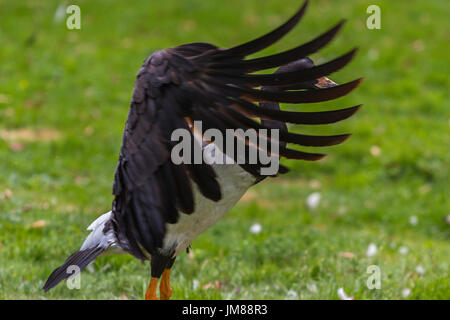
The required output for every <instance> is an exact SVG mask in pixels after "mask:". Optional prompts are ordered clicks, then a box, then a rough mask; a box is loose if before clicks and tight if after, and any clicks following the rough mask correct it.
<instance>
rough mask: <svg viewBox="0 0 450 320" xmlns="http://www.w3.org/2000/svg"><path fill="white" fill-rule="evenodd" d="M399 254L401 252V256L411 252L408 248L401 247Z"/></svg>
mask: <svg viewBox="0 0 450 320" xmlns="http://www.w3.org/2000/svg"><path fill="white" fill-rule="evenodd" d="M398 252H400V254H408V252H409V250H408V248H407V247H405V246H401V247H400V248H398Z"/></svg>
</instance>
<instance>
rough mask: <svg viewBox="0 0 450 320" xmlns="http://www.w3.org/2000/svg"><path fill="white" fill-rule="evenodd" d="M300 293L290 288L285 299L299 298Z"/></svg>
mask: <svg viewBox="0 0 450 320" xmlns="http://www.w3.org/2000/svg"><path fill="white" fill-rule="evenodd" d="M297 299H298V294H297V292H295V291H294V290H289V291H288V292H287V294H286V298H285V300H297Z"/></svg>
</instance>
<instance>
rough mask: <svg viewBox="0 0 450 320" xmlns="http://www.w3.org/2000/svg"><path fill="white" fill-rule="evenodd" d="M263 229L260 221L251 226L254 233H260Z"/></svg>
mask: <svg viewBox="0 0 450 320" xmlns="http://www.w3.org/2000/svg"><path fill="white" fill-rule="evenodd" d="M261 230H262V226H261V224H259V223H254V224H252V226H251V227H250V232H251V233H253V234H258V233H260V232H261Z"/></svg>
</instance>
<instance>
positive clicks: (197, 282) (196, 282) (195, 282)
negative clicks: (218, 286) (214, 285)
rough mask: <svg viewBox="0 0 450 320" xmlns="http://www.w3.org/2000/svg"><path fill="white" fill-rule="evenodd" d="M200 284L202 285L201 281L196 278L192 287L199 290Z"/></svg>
mask: <svg viewBox="0 0 450 320" xmlns="http://www.w3.org/2000/svg"><path fill="white" fill-rule="evenodd" d="M199 286H200V281H198V280H197V279H194V281H192V289H193V290H197V289H198V287H199Z"/></svg>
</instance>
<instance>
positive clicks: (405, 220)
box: [0, 0, 450, 299]
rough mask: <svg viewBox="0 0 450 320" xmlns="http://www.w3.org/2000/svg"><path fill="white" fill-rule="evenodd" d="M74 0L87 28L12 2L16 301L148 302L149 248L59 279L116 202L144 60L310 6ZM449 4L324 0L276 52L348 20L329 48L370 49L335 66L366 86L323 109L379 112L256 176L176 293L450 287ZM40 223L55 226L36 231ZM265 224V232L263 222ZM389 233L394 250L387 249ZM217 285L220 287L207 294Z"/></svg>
mask: <svg viewBox="0 0 450 320" xmlns="http://www.w3.org/2000/svg"><path fill="white" fill-rule="evenodd" d="M73 2H75V3H77V4H78V5H79V6H80V7H81V13H82V17H81V18H82V29H81V30H73V31H69V30H67V29H66V28H65V21H64V20H63V21H61V22H55V21H54V14H55V11H56V8H57V7H58V5H59V4H60V3H61V2H60V1H45V2H44V1H41V2H37V1H31V0H30V1H8V0H0V12H1V19H0V61H1V64H0V133H1V136H2V137H3V139H0V163H1V166H0V299H122V298H126V297H128V298H130V299H141V298H142V297H143V292H144V289H145V287H146V285H147V282H148V279H149V266H148V264H143V263H141V262H139V261H138V260H136V259H134V258H132V257H131V256H111V257H102V258H99V259H97V261H96V262H95V263H94V264H93V265H92V267H91V268H89V270H87V271H85V272H83V273H82V282H81V285H82V287H81V290H69V289H67V287H66V286H65V285H64V284H62V285H60V286H58V287H57V288H55V289H54V290H52V291H50V292H49V293H48V294H44V292H43V291H42V290H41V288H42V285H43V283H44V281H45V280H46V278H47V276H48V275H49V273H50V272H51V271H52V270H53V269H54V268H55V267H57V266H58V265H60V264H61V263H62V262H63V261H64V259H65V258H66V257H67V256H68V255H69V254H70V253H71V252H72V251H74V250H75V249H77V248H78V247H79V245H80V244H81V242H82V241H83V239H84V237H85V236H86V235H87V232H86V231H85V228H86V227H87V226H88V225H89V223H90V222H91V221H92V220H93V219H95V218H96V217H97V216H98V215H99V214H101V213H103V212H106V211H108V210H109V209H110V205H111V201H112V196H111V184H112V178H113V173H114V169H115V165H116V161H117V158H118V151H119V148H120V144H121V134H122V130H123V126H124V122H125V119H126V116H127V111H128V104H129V100H130V96H131V91H132V87H133V82H134V79H135V74H136V72H137V70H138V68H139V66H140V64H141V63H142V61H143V60H144V59H145V58H146V57H147V56H148V54H149V53H151V52H152V51H154V50H156V49H160V48H166V47H169V46H174V45H178V44H182V43H189V42H194V41H206V42H211V43H215V44H217V45H220V46H223V47H227V46H232V45H235V44H238V43H240V42H243V41H245V40H248V39H251V38H253V37H256V36H258V35H261V34H263V33H264V32H267V31H269V30H270V29H272V28H274V27H275V26H277V25H278V24H280V23H281V22H283V20H285V19H286V18H287V17H288V16H290V15H291V14H292V13H293V12H294V10H295V9H296V8H297V7H298V6H299V5H300V2H301V1H293V0H277V1H275V0H274V1H269V0H267V1H260V0H251V1H249V0H247V1H242V0H240V1H238V0H228V1H218V0H214V1H204V0H189V1H187V0H185V1H175V0H166V1H163V2H156V1H133V2H130V1H120V2H119V1H106V0H103V1H95V2H94V1H87V0H86V1H73ZM370 4H379V5H380V7H381V14H382V15H381V18H382V28H381V30H368V29H367V28H366V26H365V20H366V18H367V16H368V15H367V14H366V8H367V7H368V6H369V5H370ZM449 15H450V5H449V3H448V2H447V1H441V0H435V1H419V0H417V1H408V2H405V1H362V0H361V1H345V2H344V1H340V2H339V3H337V2H336V1H325V0H320V1H311V4H310V8H309V10H308V13H307V15H306V16H305V18H304V20H303V21H302V23H301V24H300V25H299V26H298V27H297V28H296V29H295V30H294V31H292V33H291V34H289V35H288V36H287V37H286V38H285V39H283V40H282V41H280V43H278V44H277V45H275V46H273V47H271V48H269V49H267V50H266V51H265V53H275V52H279V51H280V50H282V49H287V48H290V47H293V46H294V45H296V44H298V43H299V42H303V41H307V40H309V39H311V38H312V37H314V36H316V35H318V34H320V33H321V32H323V31H325V30H326V29H327V28H329V27H331V26H332V25H333V24H335V23H336V22H337V21H339V20H340V19H341V18H346V19H348V21H347V24H346V25H345V27H344V29H343V30H342V32H341V33H340V34H339V36H338V37H337V39H336V40H335V41H334V42H333V43H332V44H331V45H329V46H328V47H327V48H326V49H325V50H323V51H322V52H321V53H318V54H315V55H313V58H314V59H316V60H317V61H324V60H327V59H330V58H333V57H336V56H338V55H339V54H342V53H344V52H346V51H347V50H349V49H351V48H352V47H354V46H360V52H359V54H358V55H357V58H356V59H355V61H353V62H352V63H351V64H350V65H349V66H348V67H347V68H345V70H342V71H340V72H339V73H337V74H335V75H333V76H332V78H333V79H334V80H336V81H337V82H345V81H348V80H353V79H354V78H356V77H360V76H364V77H365V78H366V80H365V82H364V83H363V85H362V86H361V87H360V88H359V89H358V90H356V91H355V92H353V93H352V94H351V95H349V96H347V97H345V98H341V99H339V100H338V101H333V102H331V103H326V104H323V105H321V106H320V107H322V106H323V107H324V108H325V107H329V106H338V107H346V106H352V105H356V104H359V103H364V105H365V107H364V108H363V109H362V110H361V111H360V113H359V114H358V115H357V116H355V117H354V118H353V119H350V120H347V121H345V122H344V123H340V124H337V125H332V126H327V127H315V128H299V129H302V130H303V132H316V133H330V132H333V133H344V132H353V133H354V135H353V137H352V138H351V139H350V140H349V141H347V142H346V143H345V144H344V145H342V146H339V147H334V148H326V149H324V151H327V152H328V153H329V157H328V158H326V160H324V161H320V162H317V163H306V162H290V161H286V162H285V163H286V164H287V165H288V166H289V167H290V168H291V169H292V172H291V173H290V174H289V175H287V176H284V177H281V178H277V179H267V180H266V181H264V182H263V183H261V184H260V185H258V186H256V187H255V188H253V189H252V190H251V191H250V193H249V194H248V195H247V196H246V197H245V198H244V199H243V200H242V201H241V202H240V203H239V204H238V205H237V206H236V207H235V208H234V209H233V210H232V211H231V212H230V213H229V214H228V215H227V216H226V217H225V218H224V219H223V220H221V221H220V222H219V223H218V224H216V225H215V226H214V227H213V228H211V229H210V230H208V231H207V232H206V233H204V234H203V235H201V236H200V237H199V238H198V239H197V240H196V241H195V242H194V243H193V255H191V256H187V255H185V254H183V255H181V256H180V257H179V258H178V259H177V262H176V264H175V267H174V271H173V273H172V274H173V276H172V284H173V288H174V295H173V298H175V299H184V298H188V299H284V298H286V297H287V296H288V295H289V296H291V295H292V293H289V294H288V292H289V291H294V292H295V293H296V294H297V298H299V299H337V298H338V296H337V289H338V288H341V287H342V288H344V290H345V292H346V293H347V294H348V295H350V296H353V297H354V298H355V299H403V298H405V297H403V295H402V291H403V290H404V289H405V288H409V289H410V290H411V294H410V295H409V296H408V297H406V298H408V299H449V298H450V279H449V274H448V268H449V261H450V245H449V235H450V232H449V231H450V225H449V223H448V221H447V222H446V218H447V219H448V216H449V214H450V200H449V190H450V189H449V164H450V161H449V160H450V156H449V147H450V138H449V124H450V112H449V105H450V103H449V102H450V101H449V93H448V88H449V76H448V75H449V71H450V70H449V66H450V63H449V59H448V50H447V49H446V48H445V47H446V44H447V43H448V42H449V38H450V34H449V30H448V16H449ZM286 107H287V106H286ZM289 108H293V109H296V110H301V109H302V106H298V107H296V106H289ZM305 108H306V109H308V110H311V108H312V107H304V108H303V109H305ZM23 129H29V130H31V131H24V130H23ZM38 129H40V130H46V131H45V132H47V136H44V135H36V131H33V130H38ZM295 129H296V130H297V128H295ZM20 130H22V131H20ZM20 133H21V135H19V134H20ZM26 133H28V135H26V136H24V135H25V134H26ZM14 134H15V135H16V137H14ZM17 135H19V136H18V137H17ZM374 146H376V147H378V148H379V150H381V153H380V154H379V155H378V156H376V155H375V156H374V155H373V154H372V153H374V152H373V151H375V154H376V151H377V150H376V147H374ZM371 149H372V153H371ZM7 190H9V191H7ZM312 192H320V194H321V196H322V201H321V202H320V205H319V207H318V208H317V209H316V210H314V211H310V210H308V209H307V207H306V205H305V199H306V197H307V196H308V195H309V194H311V193H312ZM412 216H415V217H417V219H418V223H417V224H416V225H412V224H410V222H409V220H410V218H411V217H412ZM39 220H44V221H45V225H44V226H43V227H33V223H35V222H36V221H39ZM256 222H258V223H260V224H261V225H262V231H261V233H259V234H252V233H250V232H249V228H250V226H251V225H252V224H253V223H256ZM371 243H374V244H376V246H377V248H378V252H377V254H376V255H374V256H373V257H370V258H369V257H367V256H366V251H367V248H368V246H369V244H371ZM401 247H406V248H408V253H407V254H401V253H399V248H401ZM343 252H347V256H349V254H348V252H351V253H353V257H352V258H348V257H347V258H346V257H344V256H343V254H342V253H343ZM350 256H351V255H350ZM370 265H378V266H379V267H380V269H381V276H382V288H381V290H369V289H368V288H367V287H366V281H367V278H368V276H369V274H367V273H366V270H367V267H368V266H370ZM418 266H422V267H423V269H424V270H425V272H424V273H423V274H421V273H418V272H417V270H416V269H417V267H418ZM215 281H218V282H219V283H220V286H219V287H220V288H218V287H217V286H214V285H209V287H212V288H209V289H205V288H204V286H205V285H207V284H214V283H215ZM194 284H198V286H195V288H194ZM314 286H315V289H316V290H314ZM207 287H208V286H207Z"/></svg>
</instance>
